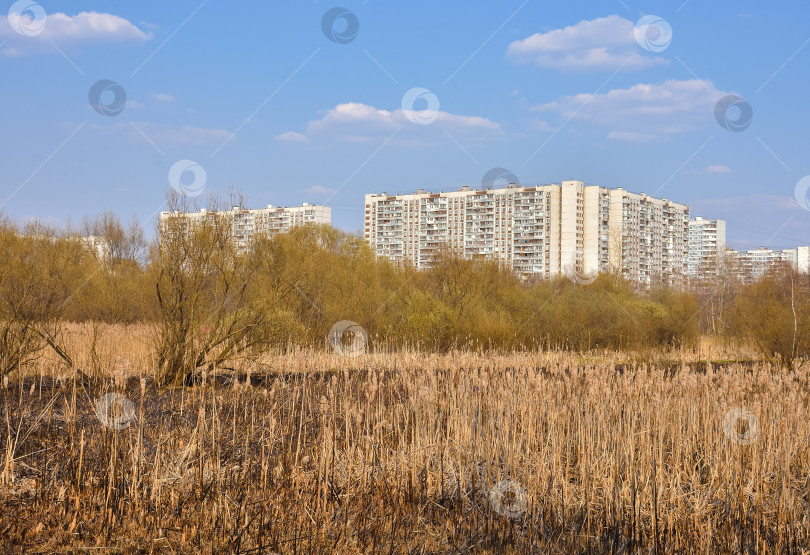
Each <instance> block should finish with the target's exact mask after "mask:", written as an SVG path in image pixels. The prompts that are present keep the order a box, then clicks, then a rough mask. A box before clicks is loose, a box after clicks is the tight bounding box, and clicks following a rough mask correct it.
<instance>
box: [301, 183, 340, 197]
mask: <svg viewBox="0 0 810 555" xmlns="http://www.w3.org/2000/svg"><path fill="white" fill-rule="evenodd" d="M304 192H305V193H308V194H310V195H329V194H332V193H334V192H335V190H334V189H330V188H329V187H321V186H320V185H313V186H312V187H310V188H309V189H307V190H305V191H304Z"/></svg>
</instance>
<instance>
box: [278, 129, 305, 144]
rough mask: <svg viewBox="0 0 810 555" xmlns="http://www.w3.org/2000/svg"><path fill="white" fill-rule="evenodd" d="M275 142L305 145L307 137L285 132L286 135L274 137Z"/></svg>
mask: <svg viewBox="0 0 810 555" xmlns="http://www.w3.org/2000/svg"><path fill="white" fill-rule="evenodd" d="M274 139H276V140H277V141H284V142H287V143H305V142H307V136H306V135H304V134H302V133H296V132H295V131H287V132H286V133H282V134H281V135H276V136H275V137H274Z"/></svg>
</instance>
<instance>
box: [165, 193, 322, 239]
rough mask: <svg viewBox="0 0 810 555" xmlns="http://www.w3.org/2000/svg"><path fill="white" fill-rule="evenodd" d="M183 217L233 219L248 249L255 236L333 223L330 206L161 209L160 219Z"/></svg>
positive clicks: (235, 233) (233, 229) (189, 219)
mask: <svg viewBox="0 0 810 555" xmlns="http://www.w3.org/2000/svg"><path fill="white" fill-rule="evenodd" d="M177 216H182V217H183V218H184V220H186V221H187V222H188V224H189V225H193V224H194V222H195V221H201V220H203V219H205V218H224V219H226V220H228V221H230V225H231V233H232V234H233V238H234V242H235V243H236V246H237V247H238V248H239V249H246V248H247V247H248V246H249V244H250V242H251V241H252V240H253V238H254V237H255V236H259V235H266V236H271V235H274V234H276V233H283V232H286V231H289V230H290V229H292V228H293V227H296V226H300V225H305V224H326V225H331V223H332V209H331V208H329V207H328V206H320V205H310V204H308V203H306V202H305V203H304V204H302V205H301V206H292V207H279V206H273V205H268V206H267V207H266V208H258V209H249V208H240V207H238V206H234V207H233V208H232V209H231V210H225V211H210V210H207V209H205V208H202V209H200V211H198V212H161V213H160V220H161V222H163V221H165V220H166V219H168V218H171V217H177Z"/></svg>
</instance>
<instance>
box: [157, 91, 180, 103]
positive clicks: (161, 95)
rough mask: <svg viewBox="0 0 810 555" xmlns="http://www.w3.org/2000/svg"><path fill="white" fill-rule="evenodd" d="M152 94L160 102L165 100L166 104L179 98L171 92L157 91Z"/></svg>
mask: <svg viewBox="0 0 810 555" xmlns="http://www.w3.org/2000/svg"><path fill="white" fill-rule="evenodd" d="M151 96H152V98H154V99H155V100H157V101H158V102H163V103H165V104H171V103H173V102H176V101H177V99H176V98H175V97H174V96H172V95H170V94H169V93H155V94H152V95H151Z"/></svg>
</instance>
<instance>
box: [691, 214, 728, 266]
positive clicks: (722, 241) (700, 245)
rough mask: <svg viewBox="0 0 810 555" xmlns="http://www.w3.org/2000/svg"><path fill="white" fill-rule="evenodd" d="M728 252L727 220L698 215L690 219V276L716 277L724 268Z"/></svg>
mask: <svg viewBox="0 0 810 555" xmlns="http://www.w3.org/2000/svg"><path fill="white" fill-rule="evenodd" d="M725 252H726V222H725V220H707V219H705V218H701V217H697V218H695V219H693V220H689V270H688V273H689V277H690V279H712V278H716V277H717V276H718V275H719V273H720V272H721V271H722V269H723V266H724V264H723V257H724V255H725Z"/></svg>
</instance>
